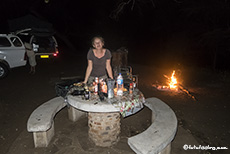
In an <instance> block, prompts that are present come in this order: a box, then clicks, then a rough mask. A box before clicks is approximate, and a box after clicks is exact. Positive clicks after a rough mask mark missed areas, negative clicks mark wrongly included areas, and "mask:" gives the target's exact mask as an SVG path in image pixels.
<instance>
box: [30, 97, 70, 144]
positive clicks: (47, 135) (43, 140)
mask: <svg viewBox="0 0 230 154" xmlns="http://www.w3.org/2000/svg"><path fill="white" fill-rule="evenodd" d="M65 106H66V102H65V100H64V98H62V97H56V98H53V99H51V100H49V101H47V102H45V103H44V104H42V105H40V106H39V107H38V108H36V109H35V110H34V111H33V112H32V114H31V115H30V117H29V120H28V122H27V130H28V132H33V139H34V145H35V147H47V146H48V144H49V142H50V140H51V139H52V137H53V136H54V120H53V119H54V116H55V115H56V113H57V112H58V111H60V110H61V109H62V108H64V107H65Z"/></svg>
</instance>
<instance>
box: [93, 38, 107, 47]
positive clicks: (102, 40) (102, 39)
mask: <svg viewBox="0 0 230 154" xmlns="http://www.w3.org/2000/svg"><path fill="white" fill-rule="evenodd" d="M96 39H100V40H101V42H102V43H103V44H104V45H105V41H104V38H103V37H101V36H95V37H93V38H92V40H91V43H92V46H93V44H94V41H95V40H96Z"/></svg>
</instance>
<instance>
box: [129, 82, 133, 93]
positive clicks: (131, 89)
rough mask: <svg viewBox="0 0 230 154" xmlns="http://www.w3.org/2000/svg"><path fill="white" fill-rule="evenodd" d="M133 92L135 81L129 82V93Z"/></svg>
mask: <svg viewBox="0 0 230 154" xmlns="http://www.w3.org/2000/svg"><path fill="white" fill-rule="evenodd" d="M132 93H133V83H130V84H129V94H132Z"/></svg>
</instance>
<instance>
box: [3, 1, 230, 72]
mask: <svg viewBox="0 0 230 154" xmlns="http://www.w3.org/2000/svg"><path fill="white" fill-rule="evenodd" d="M125 3H126V5H124V7H123V8H122V9H121V11H118V8H119V6H121V4H125ZM0 11H1V12H0V14H1V18H0V19H1V27H0V33H9V32H11V30H10V28H9V25H8V21H10V20H13V19H16V18H20V17H23V16H25V15H28V14H32V15H34V16H35V17H37V18H39V19H40V20H42V21H46V22H49V23H51V24H52V25H53V28H54V30H55V31H56V34H55V35H56V38H57V40H58V43H59V50H60V52H61V53H62V54H65V53H68V54H74V55H77V54H78V55H79V54H84V55H86V53H87V51H88V49H89V47H90V45H91V43H90V41H91V38H92V37H93V36H95V35H100V36H103V37H104V38H105V41H106V47H107V48H109V49H110V50H112V51H115V50H117V49H118V48H120V47H122V46H123V47H126V48H128V50H129V61H132V62H135V63H142V64H148V65H149V64H154V65H156V66H161V67H171V66H177V65H186V66H198V67H205V68H211V69H213V70H229V66H230V65H229V60H228V59H229V58H230V54H229V44H230V43H229V17H230V7H229V1H227V0H202V1H199V0H189V1H188V0H136V1H132V0H131V1H128V0H124V1H122V0H109V1H108V0H97V1H93V0H84V1H83V0H82V1H74V0H65V1H63V0H49V1H48V2H47V3H46V2H45V1H44V0H2V2H1V5H0ZM140 57H141V58H140Z"/></svg>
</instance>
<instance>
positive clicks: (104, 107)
mask: <svg viewBox="0 0 230 154" xmlns="http://www.w3.org/2000/svg"><path fill="white" fill-rule="evenodd" d="M67 101H68V103H69V104H70V105H71V106H72V107H74V108H76V109H79V110H82V111H86V112H120V113H121V115H122V116H123V117H126V116H129V115H132V114H134V113H136V112H138V111H139V110H141V109H142V108H143V103H144V102H145V98H144V95H143V94H142V93H141V92H140V91H139V90H138V89H135V90H134V91H133V93H132V94H128V92H125V93H124V95H123V96H118V97H117V96H115V97H114V98H111V99H108V98H105V99H104V100H103V101H100V99H99V97H98V95H94V94H92V96H91V99H89V100H85V99H84V96H81V95H79V96H73V95H71V94H70V95H68V96H67Z"/></svg>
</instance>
